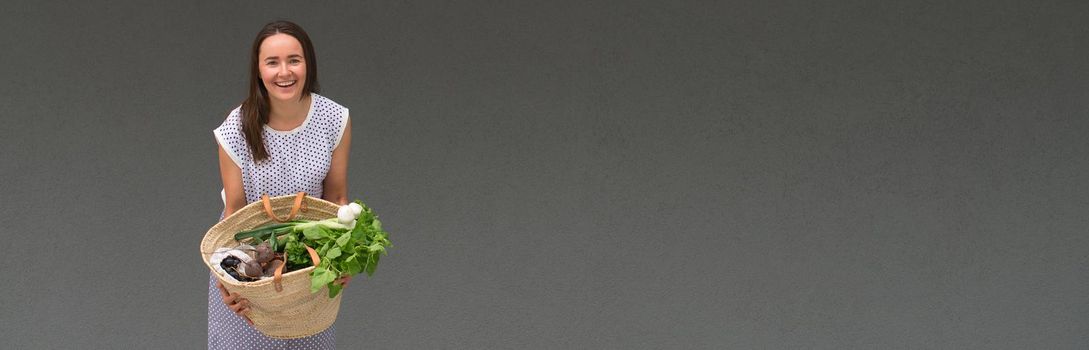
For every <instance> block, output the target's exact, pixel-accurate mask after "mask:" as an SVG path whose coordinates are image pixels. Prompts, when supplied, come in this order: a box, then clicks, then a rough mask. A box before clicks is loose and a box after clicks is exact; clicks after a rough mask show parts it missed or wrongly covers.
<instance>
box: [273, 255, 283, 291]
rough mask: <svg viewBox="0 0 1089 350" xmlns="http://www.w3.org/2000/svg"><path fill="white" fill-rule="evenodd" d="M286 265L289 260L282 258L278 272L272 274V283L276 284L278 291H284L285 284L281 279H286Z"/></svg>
mask: <svg viewBox="0 0 1089 350" xmlns="http://www.w3.org/2000/svg"><path fill="white" fill-rule="evenodd" d="M284 266H287V260H281V264H280V266H277V267H276V272H275V273H273V274H272V285H274V286H276V293H279V292H283V291H284V286H283V284H281V283H280V280H282V279H284Z"/></svg>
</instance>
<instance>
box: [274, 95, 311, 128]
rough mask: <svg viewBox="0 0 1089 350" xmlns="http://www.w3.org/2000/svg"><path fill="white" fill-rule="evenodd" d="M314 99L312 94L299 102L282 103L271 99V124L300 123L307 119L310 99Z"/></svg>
mask: <svg viewBox="0 0 1089 350" xmlns="http://www.w3.org/2000/svg"><path fill="white" fill-rule="evenodd" d="M311 98H313V97H312V96H311V95H310V94H307V95H306V96H304V97H303V98H302V99H301V100H299V101H280V100H274V99H269V101H268V102H269V113H268V120H269V123H270V124H271V123H273V122H274V121H276V122H278V123H277V124H280V123H287V124H290V123H292V122H298V121H301V120H303V119H305V118H306V115H307V114H308V113H310V99H311Z"/></svg>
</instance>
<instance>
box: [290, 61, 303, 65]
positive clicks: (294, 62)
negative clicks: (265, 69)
mask: <svg viewBox="0 0 1089 350" xmlns="http://www.w3.org/2000/svg"><path fill="white" fill-rule="evenodd" d="M299 63H302V61H301V60H291V64H299Z"/></svg>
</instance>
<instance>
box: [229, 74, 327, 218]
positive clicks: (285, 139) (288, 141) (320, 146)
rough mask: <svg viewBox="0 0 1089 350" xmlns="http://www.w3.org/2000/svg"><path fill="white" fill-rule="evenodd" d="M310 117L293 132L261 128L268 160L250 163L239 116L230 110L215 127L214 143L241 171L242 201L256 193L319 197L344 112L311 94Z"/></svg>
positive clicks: (237, 111)
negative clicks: (218, 145) (304, 193)
mask: <svg viewBox="0 0 1089 350" xmlns="http://www.w3.org/2000/svg"><path fill="white" fill-rule="evenodd" d="M311 96H312V97H313V98H311V100H310V113H308V114H307V116H306V120H305V121H303V123H302V125H300V126H299V127H297V128H295V129H294V130H288V131H280V130H275V129H273V128H271V127H269V126H268V125H265V126H264V130H263V131H262V132H261V137H262V138H264V141H265V149H266V150H268V153H269V158H268V159H265V160H263V161H260V162H257V163H255V162H254V161H253V155H252V152H250V149H249V147H248V146H247V145H246V136H245V134H243V133H242V112H241V109H240V108H235V110H233V111H231V114H230V115H228V116H227V120H225V121H223V124H222V125H220V126H219V127H218V128H216V129H215V131H214V133H215V136H216V140H217V141H219V144H220V145H222V146H223V148H224V150H225V151H227V154H228V155H229V156H230V157H231V159H232V160H234V161H235V164H238V167H239V168H241V169H242V187H243V188H244V189H245V192H246V202H247V203H252V202H256V201H258V200H260V199H261V195H262V194H266V193H267V194H268V195H269V196H283V195H289V194H295V193H296V192H299V191H303V192H306V193H307V194H308V195H310V196H314V197H321V195H322V190H323V188H322V182H323V181H324V180H325V174H326V173H328V172H329V163H330V162H331V161H332V159H333V149H335V148H336V146H337V145H338V144H340V139H341V137H342V136H343V134H344V129H345V127H346V126H347V125H348V109H347V108H344V107H343V106H341V105H339V104H337V103H336V102H333V101H332V100H330V99H328V98H325V97H323V96H320V95H318V94H311Z"/></svg>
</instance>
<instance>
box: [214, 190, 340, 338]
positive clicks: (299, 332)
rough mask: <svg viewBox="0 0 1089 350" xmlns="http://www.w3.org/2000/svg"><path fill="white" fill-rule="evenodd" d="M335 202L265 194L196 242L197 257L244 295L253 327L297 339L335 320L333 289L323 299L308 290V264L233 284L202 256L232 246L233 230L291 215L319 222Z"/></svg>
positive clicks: (333, 209) (321, 294)
mask: <svg viewBox="0 0 1089 350" xmlns="http://www.w3.org/2000/svg"><path fill="white" fill-rule="evenodd" d="M339 208H340V206H338V205H336V204H333V203H331V202H328V201H325V200H321V199H318V198H313V197H310V196H306V195H305V193H301V192H300V193H299V194H297V195H292V196H280V197H272V198H269V197H268V196H265V197H264V198H262V201H261V202H254V203H250V204H249V205H246V206H245V207H243V208H242V209H240V210H238V211H237V212H235V213H234V214H231V216H229V217H227V218H226V219H224V220H223V221H220V222H219V223H218V224H216V225H215V226H212V228H211V229H209V230H208V233H206V234H205V235H204V239H203V240H201V242H200V255H201V258H202V259H203V260H204V264H205V265H207V266H208V268H209V269H211V270H212V274H214V275H215V276H216V278H218V279H219V281H220V282H223V286H224V287H226V288H227V290H228V291H230V292H231V293H236V292H237V293H238V294H240V295H242V297H244V298H246V299H249V302H250V313H249V318H250V319H251V320H253V327H254V328H256V329H257V330H258V331H260V332H261V333H264V334H265V335H267V336H269V337H271V338H281V339H287V338H302V337H306V336H311V335H314V334H318V333H320V332H321V331H324V330H325V329H326V328H329V326H331V325H333V321H336V318H337V311H339V309H340V297H341V296H342V295H344V293H339V294H337V296H336V297H335V298H329V291H328V290H326V289H325V288H324V287H323V288H322V290H319V291H318V292H317V293H313V294H311V293H310V271H313V270H314V267H313V266H311V267H307V268H305V269H301V270H296V271H292V272H288V273H285V274H283V276H282V279H281V280H280V281H279V286H277V283H276V282H277V281H274V280H273V279H272V278H266V279H261V280H258V281H254V282H244V283H243V282H238V281H235V280H234V279H232V278H227V277H225V276H222V275H220V274H219V273H216V272H215V269H214V268H213V267H212V265H211V263H209V262H208V259H209V258H210V257H211V255H212V253H213V252H215V250H216V249H218V248H223V247H227V248H234V247H236V246H238V244H239V242H238V241H235V240H234V234H235V233H238V232H239V231H245V230H250V229H254V228H257V227H260V226H264V225H267V224H270V223H272V222H274V221H288V220H294V219H306V220H323V219H328V218H333V217H336V216H337V209H339Z"/></svg>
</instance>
